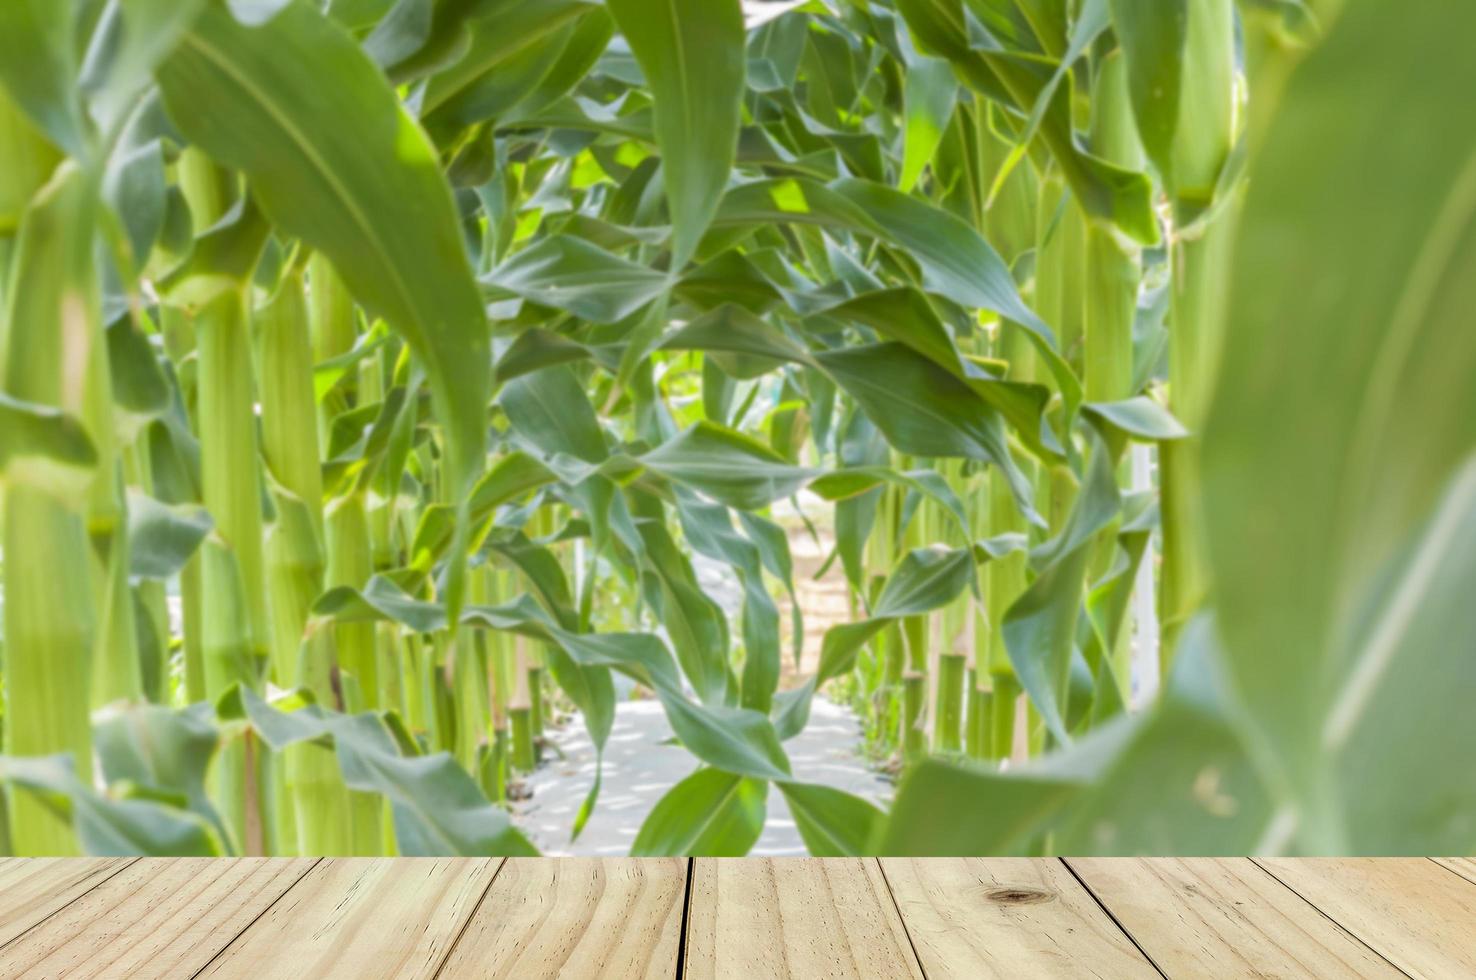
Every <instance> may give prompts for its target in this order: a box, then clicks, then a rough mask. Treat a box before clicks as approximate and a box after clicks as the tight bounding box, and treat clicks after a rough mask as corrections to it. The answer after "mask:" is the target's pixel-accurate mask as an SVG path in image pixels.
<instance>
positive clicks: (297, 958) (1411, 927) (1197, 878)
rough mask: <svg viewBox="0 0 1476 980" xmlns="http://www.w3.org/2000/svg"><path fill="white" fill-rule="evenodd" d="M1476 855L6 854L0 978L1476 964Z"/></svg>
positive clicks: (1190, 970) (1273, 970)
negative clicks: (20, 857)
mask: <svg viewBox="0 0 1476 980" xmlns="http://www.w3.org/2000/svg"><path fill="white" fill-rule="evenodd" d="M1471 936H1476V861H1472V860H1470V859H1459V858H1457V859H1432V860H1425V859H1415V860H1399V859H1391V860H1366V859H1363V860H1331V859H1326V860H1316V859H1313V860H1300V859H1299V860H1290V861H1286V860H1273V859H1257V860H1254V861H1253V860H1250V859H1245V858H1234V859H1146V860H1145V859H1076V858H1071V859H1065V860H1059V859H1010V858H1003V859H999V858H940V859H905V858H884V859H881V860H876V859H870V858H868V859H859V860H858V859H816V858H808V859H781V860H765V859H739V860H731V859H706V858H699V859H656V860H638V859H629V858H625V859H609V860H599V859H589V858H584V859H559V860H551V859H537V858H514V859H508V860H506V861H503V860H502V859H398V860H380V859H324V860H321V861H320V860H318V859H295V860H294V859H277V860H274V861H273V860H267V859H239V860H220V859H149V858H145V859H132V858H119V859H81V860H75V859H74V860H69V861H48V860H39V861H38V860H32V861H29V862H22V861H16V860H7V859H0V975H6V976H15V975H24V976H26V977H28V978H30V977H36V978H38V980H42V978H45V977H51V976H57V977H60V976H66V977H69V978H70V977H87V976H115V975H119V973H120V972H130V971H132V970H135V969H137V970H141V971H142V972H144V973H146V974H148V975H168V976H203V977H232V976H241V977H244V976H261V975H285V976H307V975H335V976H337V975H344V976H347V975H354V976H363V977H375V976H396V977H401V976H403V977H420V978H426V980H431V978H436V977H445V978H448V980H454V978H458V977H469V976H476V977H517V978H519V980H521V978H523V977H553V976H570V977H573V976H578V977H586V976H590V977H594V976H609V977H626V976H643V977H672V976H677V977H684V976H691V977H694V978H713V980H726V978H730V977H731V978H737V977H745V978H746V977H750V976H752V977H767V976H783V975H790V976H805V977H810V976H814V977H872V976H886V977H892V976H897V977H914V978H925V980H947V978H952V977H989V976H1023V975H1030V976H1041V977H1050V976H1073V977H1075V976H1093V975H1095V976H1101V977H1114V978H1115V977H1144V978H1148V980H1151V978H1153V977H1157V976H1159V975H1160V974H1161V975H1164V976H1170V977H1177V976H1209V975H1212V976H1217V977H1221V976H1223V977H1241V976H1244V977H1266V976H1307V975H1315V976H1328V977H1338V976H1346V977H1389V978H1394V980H1397V978H1399V977H1401V976H1410V977H1446V976H1466V975H1470V976H1476V942H1473V941H1472V940H1471V939H1470V938H1469V937H1471Z"/></svg>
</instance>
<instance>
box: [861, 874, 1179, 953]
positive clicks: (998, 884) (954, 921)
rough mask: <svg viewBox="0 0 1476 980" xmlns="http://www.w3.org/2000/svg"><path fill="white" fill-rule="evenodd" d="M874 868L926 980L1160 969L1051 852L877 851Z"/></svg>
mask: <svg viewBox="0 0 1476 980" xmlns="http://www.w3.org/2000/svg"><path fill="white" fill-rule="evenodd" d="M881 866H882V871H883V873H884V874H885V875H886V877H887V881H888V883H890V885H891V888H892V894H893V895H894V896H895V897H896V899H897V908H898V909H899V910H901V912H902V921H903V922H904V923H906V925H907V932H908V935H910V936H911V937H912V944H913V946H914V947H915V948H916V949H917V955H918V958H919V959H920V960H921V961H922V966H923V969H924V970H925V971H926V972H927V975H928V978H929V980H942V978H945V977H961V978H962V977H968V978H977V977H1009V978H1016V977H1072V978H1076V977H1101V978H1104V980H1127V978H1138V977H1142V978H1157V977H1158V975H1159V974H1158V971H1157V970H1155V969H1154V968H1153V966H1152V964H1150V963H1149V962H1148V961H1147V960H1146V959H1145V958H1144V957H1143V954H1142V953H1140V952H1138V950H1137V949H1136V948H1135V947H1134V946H1133V944H1132V942H1131V940H1129V939H1128V938H1127V937H1126V936H1125V935H1123V933H1122V930H1120V929H1119V928H1118V927H1117V926H1116V925H1114V924H1113V922H1112V920H1111V919H1109V918H1108V917H1107V915H1106V913H1104V912H1103V911H1102V909H1101V907H1100V906H1098V905H1097V903H1096V901H1095V900H1094V899H1093V898H1092V896H1091V895H1089V894H1088V893H1087V891H1086V889H1084V888H1083V887H1082V886H1081V883H1080V882H1078V881H1077V880H1076V879H1075V878H1074V877H1073V876H1072V874H1071V872H1070V871H1068V870H1067V869H1066V867H1065V865H1063V864H1061V862H1059V861H1056V860H1054V859H1052V860H1034V859H1030V858H883V859H882V862H881Z"/></svg>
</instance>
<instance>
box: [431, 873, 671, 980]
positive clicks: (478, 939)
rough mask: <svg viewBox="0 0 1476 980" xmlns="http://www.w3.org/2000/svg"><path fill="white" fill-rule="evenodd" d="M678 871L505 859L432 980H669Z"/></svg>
mask: <svg viewBox="0 0 1476 980" xmlns="http://www.w3.org/2000/svg"><path fill="white" fill-rule="evenodd" d="M686 884H687V862H686V861H685V860H684V859H681V858H655V859H650V860H637V859H633V858H611V859H605V860H602V859H596V858H560V859H558V860H549V859H546V858H509V859H508V861H507V863H506V864H504V865H503V866H502V870H501V871H499V872H498V874H497V878H496V879H495V880H494V881H493V882H492V887H491V888H489V889H488V890H487V894H486V897H485V898H483V899H482V903H481V905H479V906H478V907H477V910H476V912H475V913H474V914H473V915H472V918H471V921H470V922H469V923H468V924H467V927H466V930H465V932H463V933H462V936H461V939H460V940H458V941H457V943H456V946H455V948H453V949H452V951H451V956H450V958H449V959H447V961H446V966H445V968H444V969H443V970H442V971H441V974H440V976H441V977H442V978H468V980H470V978H478V980H494V978H503V977H507V978H512V977H516V978H518V980H537V978H543V977H569V978H580V980H583V978H599V977H609V978H612V980H613V978H625V977H631V978H637V977H674V976H676V966H677V949H678V945H679V943H680V940H681V929H682V902H683V900H684V898H685V897H686Z"/></svg>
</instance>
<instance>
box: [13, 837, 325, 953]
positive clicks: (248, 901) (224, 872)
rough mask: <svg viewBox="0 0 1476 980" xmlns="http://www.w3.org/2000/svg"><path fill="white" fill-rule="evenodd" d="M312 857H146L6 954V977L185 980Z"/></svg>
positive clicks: (20, 940) (299, 873)
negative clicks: (181, 979) (169, 979)
mask: <svg viewBox="0 0 1476 980" xmlns="http://www.w3.org/2000/svg"><path fill="white" fill-rule="evenodd" d="M313 864H314V860H313V859H271V858H243V859H241V860H238V861H231V860H222V859H218V858H140V859H139V860H137V861H133V862H132V863H129V864H128V865H127V867H125V868H123V869H121V870H119V871H118V872H117V873H116V874H114V875H112V876H111V877H109V878H108V879H107V880H106V881H103V882H101V883H100V884H98V885H97V886H96V887H94V888H91V889H89V890H88V891H87V892H86V893H85V894H83V895H81V896H80V897H78V898H76V899H75V900H74V901H72V902H70V903H69V904H68V905H67V906H66V907H65V908H63V909H62V910H60V911H58V912H57V913H56V914H54V915H52V916H51V917H49V918H48V919H46V921H44V922H43V923H41V924H40V925H39V926H37V927H36V928H34V929H31V930H30V931H28V932H26V933H25V934H23V935H22V936H20V937H19V938H18V939H16V940H15V941H14V942H12V943H10V944H8V945H6V946H5V947H4V948H3V949H0V977H26V978H28V980H45V978H50V977H66V978H67V980H75V978H84V977H109V978H111V977H123V976H127V977H181V976H183V977H188V976H191V975H193V974H194V973H195V972H196V971H197V970H199V969H200V968H201V967H203V966H205V965H206V964H207V963H209V962H210V960H211V958H212V957H214V956H215V955H216V954H217V953H218V952H220V951H221V950H222V949H224V948H225V947H226V945H227V944H229V943H230V941H231V940H232V939H234V938H235V937H236V935H237V934H238V933H240V931H241V930H242V929H244V928H246V927H247V926H248V925H249V924H250V923H251V921H252V920H253V919H255V918H256V917H257V916H258V915H260V914H261V913H262V911H263V910H265V909H266V908H267V907H268V906H270V905H271V904H272V903H273V902H275V901H277V900H278V899H279V898H281V896H282V895H283V893H285V892H286V891H287V890H288V889H289V888H291V887H292V885H293V884H294V883H295V882H296V881H297V880H298V879H299V878H301V877H302V876H303V875H304V874H305V873H306V872H307V871H308V869H309V868H311V867H312V866H313Z"/></svg>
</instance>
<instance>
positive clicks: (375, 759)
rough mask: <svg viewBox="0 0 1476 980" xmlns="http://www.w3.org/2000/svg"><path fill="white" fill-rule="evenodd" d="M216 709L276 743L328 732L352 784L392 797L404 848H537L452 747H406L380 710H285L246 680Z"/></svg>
mask: <svg viewBox="0 0 1476 980" xmlns="http://www.w3.org/2000/svg"><path fill="white" fill-rule="evenodd" d="M217 711H218V712H219V713H220V714H221V715H222V717H224V718H228V719H242V720H247V721H249V722H250V723H251V725H252V727H253V728H254V729H255V730H256V731H257V732H259V733H260V735H261V737H262V739H263V740H264V741H266V742H267V744H269V745H271V746H272V747H273V748H274V749H279V750H280V749H285V748H286V747H288V746H289V745H293V744H296V743H298V742H304V741H324V740H330V739H331V741H332V743H333V746H334V749H335V751H336V752H337V753H338V765H339V768H340V769H341V770H342V772H343V778H344V781H345V782H346V783H347V784H348V786H349V788H350V789H355V790H359V791H360V792H367V793H382V794H384V796H385V797H386V798H387V799H388V800H389V802H390V807H391V809H392V810H393V812H394V818H395V838H396V840H397V841H398V843H399V846H400V853H401V854H404V855H407V856H417V855H418V856H431V855H444V854H462V855H495V854H516V855H532V854H537V853H538V852H537V851H536V850H534V848H533V846H532V845H531V844H529V843H528V841H527V839H526V838H525V837H524V836H523V835H522V833H520V832H519V831H518V830H517V829H516V828H514V827H513V826H512V824H511V822H510V821H509V820H508V817H507V813H506V811H504V810H502V809H501V808H499V807H496V806H494V805H492V804H491V803H489V802H487V798H486V797H485V796H484V795H483V794H482V791H481V789H480V788H478V786H477V784H476V783H475V782H474V781H473V780H472V778H471V777H470V776H468V775H467V774H466V772H465V770H463V769H461V768H459V767H458V766H457V765H456V763H455V762H454V761H453V760H452V758H451V756H450V755H449V754H448V753H444V752H440V753H436V754H434V755H424V756H404V755H401V754H400V751H399V748H398V746H397V744H396V742H395V740H394V738H393V736H392V735H391V734H390V730H389V728H388V727H387V726H386V725H385V723H384V721H383V720H381V719H380V718H379V717H378V716H377V715H374V714H362V715H355V716H346V715H338V714H335V713H332V712H328V711H325V710H323V709H322V708H319V707H318V706H317V705H312V704H310V705H307V706H306V707H299V708H297V709H296V710H292V711H282V710H279V709H277V708H276V707H273V706H272V705H270V704H268V703H267V702H265V701H263V700H262V699H261V696H260V695H258V694H256V693H255V692H254V691H252V690H251V689H250V688H248V687H237V688H233V689H232V690H231V691H228V692H227V693H226V694H225V695H224V696H223V697H222V698H221V700H220V702H219V703H218V704H217Z"/></svg>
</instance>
